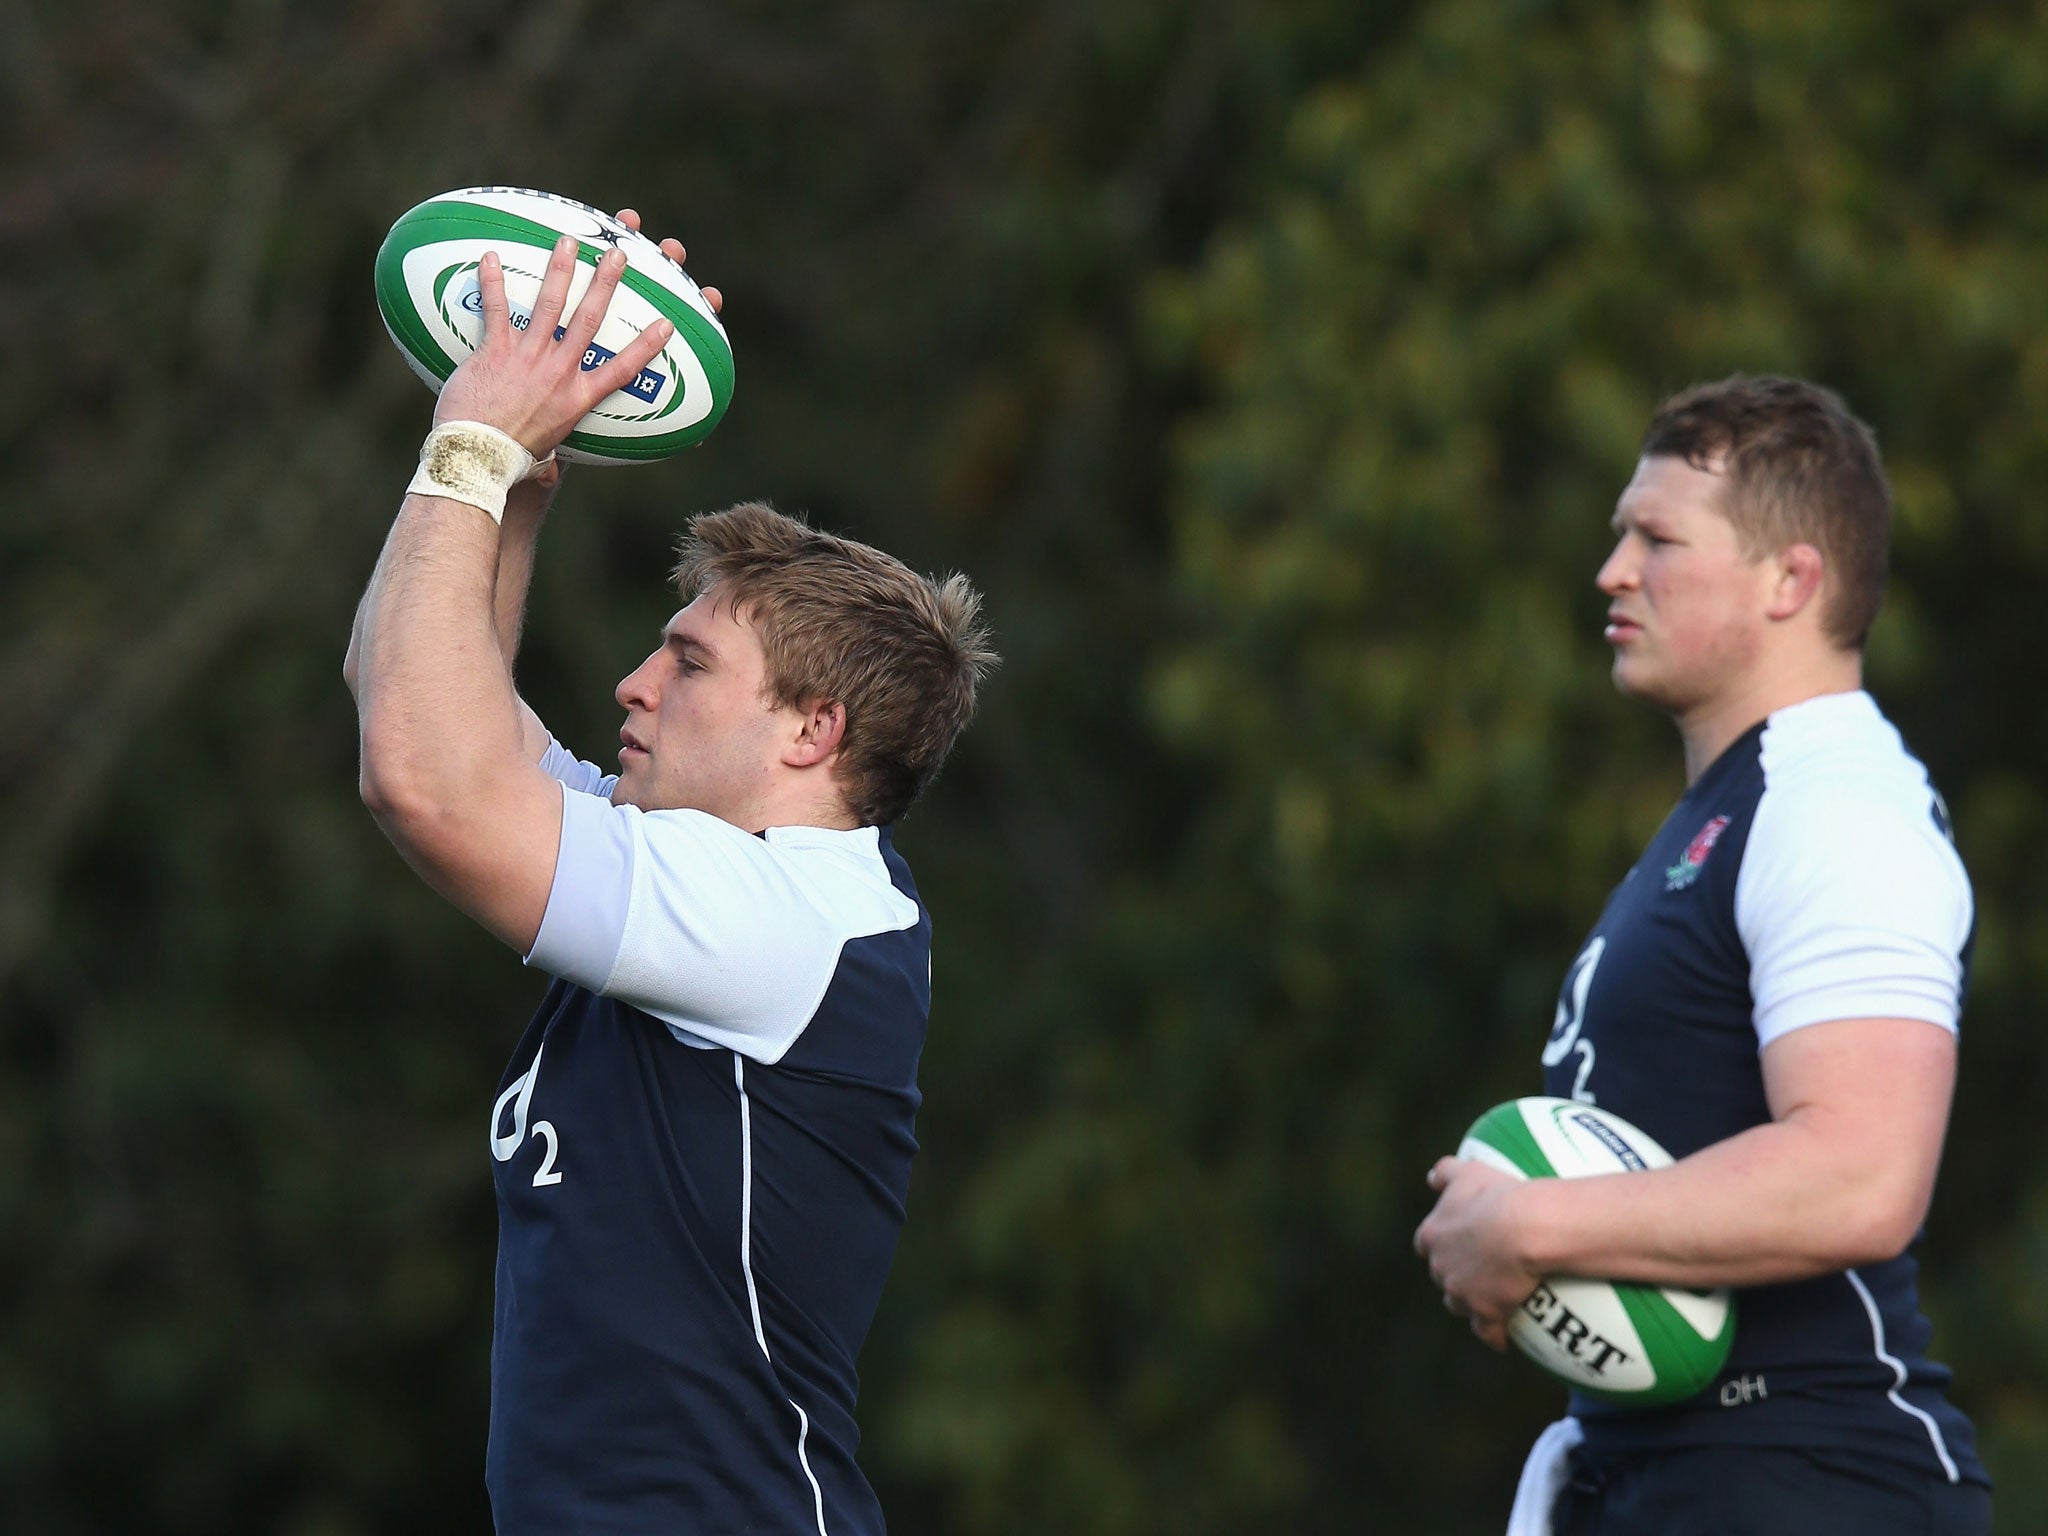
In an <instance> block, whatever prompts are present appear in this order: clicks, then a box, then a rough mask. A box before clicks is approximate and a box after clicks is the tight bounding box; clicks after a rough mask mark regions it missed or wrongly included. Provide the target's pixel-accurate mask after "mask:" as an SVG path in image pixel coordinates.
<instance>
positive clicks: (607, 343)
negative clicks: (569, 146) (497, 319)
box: [377, 187, 732, 464]
mask: <svg viewBox="0 0 2048 1536" xmlns="http://www.w3.org/2000/svg"><path fill="white" fill-rule="evenodd" d="M565 234H568V235H574V236H575V237H576V241H577V251H576V260H577V268H576V275H575V278H574V280H573V281H572V282H571V283H570V285H569V301H568V304H567V305H566V306H565V307H564V309H563V313H564V314H573V313H574V312H575V309H576V305H577V303H578V302H579V301H580V300H581V299H582V297H583V294H584V291H585V290H586V289H587V288H589V286H590V279H591V278H592V276H593V275H595V273H596V271H597V263H598V260H599V258H600V257H602V256H603V255H604V253H605V252H606V251H608V250H611V249H613V248H614V247H616V248H617V249H619V250H622V251H624V252H625V253H626V270H625V273H624V275H623V276H622V277H621V278H620V281H619V287H618V290H617V292H616V293H614V294H613V296H612V302H611V307H610V309H609V310H608V311H607V312H606V314H605V319H604V324H603V325H601V326H600V327H599V328H598V332H597V335H596V336H595V337H594V338H593V339H592V341H591V344H590V346H589V348H588V349H586V350H585V352H584V354H583V366H584V368H586V369H590V368H596V367H599V366H600V365H602V364H603V363H604V362H606V361H607V360H608V359H610V358H612V357H614V356H616V355H617V354H618V353H619V352H621V351H623V350H624V349H625V348H626V347H627V346H629V345H631V343H632V341H633V338H634V337H636V336H638V335H639V334H640V333H641V332H642V331H644V330H646V329H647V327H648V326H650V325H652V324H653V323H654V322H655V321H656V320H657V319H666V320H668V321H670V322H671V323H672V324H673V325H674V326H675V328H676V329H675V334H674V335H673V336H671V337H670V338H669V340H668V343H667V345H666V346H664V347H663V348H662V350H661V352H660V353H659V354H658V355H657V356H656V357H655V359H654V361H652V362H651V363H649V364H648V365H647V366H646V367H645V368H643V369H641V370H640V374H639V377H637V378H636V379H634V380H633V381H632V382H631V383H629V384H628V385H626V386H625V388H623V389H620V390H616V391H614V392H613V393H612V394H610V395H608V396H607V397H606V398H605V399H603V400H601V401H599V402H598V404H597V406H596V408H595V409H593V410H592V411H591V412H590V414H589V415H587V416H585V417H584V418H583V419H582V420H581V421H579V422H578V423H577V424H576V428H575V430H574V431H572V432H571V433H570V434H569V437H568V440H567V441H566V442H565V443H563V444H562V446H561V448H560V449H559V450H558V451H559V452H560V454H561V456H562V457H563V458H565V459H577V460H581V461H582V462H584V463H588V464H645V463H649V462H651V461H653V460H655V459H665V458H667V457H668V456H669V455H670V454H672V453H675V452H678V451H679V450H681V449H684V448H688V447H691V446H693V445H694V444H696V443H700V442H702V441H703V440H704V438H705V437H706V436H707V435H708V434H709V433H710V431H711V429H712V428H713V427H715V426H717V425H718V419H719V417H721V416H723V415H724V414H725V407H726V405H727V403H728V402H729V401H730V400H731V399H732V345H731V343H730V342H728V341H727V340H726V335H725V327H724V326H722V325H721V324H719V322H718V316H717V315H716V314H715V313H714V312H713V311H712V308H711V305H710V302H709V301H708V300H706V299H705V297H704V294H703V291H702V290H701V289H699V288H698V286H697V285H696V284H695V283H694V282H692V281H691V280H690V278H689V277H688V276H687V275H686V274H685V273H684V272H683V269H682V268H681V267H679V266H677V265H676V264H675V263H674V262H672V261H670V260H669V259H668V257H666V256H664V255H663V254H662V251H661V247H660V246H659V245H657V244H655V243H654V241H652V240H650V239H648V238H647V237H646V236H645V235H641V234H638V233H636V232H635V231H633V230H630V229H628V228H626V226H625V225H623V224H621V223H620V222H619V221H618V220H617V219H615V218H613V217H612V216H611V215H610V214H608V213H601V212H599V211H598V210H597V209H595V208H592V207H591V206H590V205H589V204H587V203H579V202H576V201H574V200H573V199H570V198H566V197H557V196H555V195H554V194H553V193H551V192H535V191H531V190H529V189H527V188H524V187H464V188H462V189H461V190H460V191H456V192H444V193H442V194H441V195H440V196H439V197H430V198H428V199H427V200H426V201H425V202H424V203H421V204H420V205H419V206H418V207H417V208H414V209H412V210H410V211H409V212H407V213H406V214H405V215H404V216H403V217H402V218H400V219H399V221H398V222H397V223H396V224H394V225H392V226H391V233H390V234H388V235H386V236H385V237H384V245H383V248H382V249H380V250H379V251H378V252H377V310H378V313H379V314H381V315H382V316H383V317H384V327H385V329H386V330H388V331H389V332H390V333H391V339H392V340H393V341H394V342H396V343H397V344H398V350H399V351H400V352H402V353H403V354H405V360H406V361H407V362H408V363H410V364H412V369H413V372H415V373H417V374H418V375H419V376H420V377H421V378H422V379H424V380H425V381H426V382H427V386H428V387H429V388H430V389H433V390H436V391H438V390H439V389H440V387H441V386H442V384H444V383H445V382H447V379H448V375H449V374H451V373H453V372H454V371H455V369H456V365H457V364H459V363H460V362H461V361H462V359H464V358H465V357H467V356H469V354H470V353H472V352H474V351H475V350H476V347H477V343H478V342H479V341H480V340H481V339H482V335H483V299H482V294H481V293H480V291H479V290H478V288H477V266H478V263H479V262H481V261H482V259H483V255H484V252H486V251H496V252H497V253H498V261H499V264H500V266H501V267H502V268H503V269H504V273H505V299H506V303H507V305H508V306H509V307H510V309H511V311H512V323H513V324H514V325H515V326H520V327H522V328H523V327H524V326H525V325H526V323H527V321H528V319H529V318H530V317H531V315H532V313H533V305H534V301H535V299H537V298H538V297H539V296H540V285H541V279H542V277H543V276H544V275H545V274H546V272H547V265H548V258H549V256H551V255H552V254H553V252H554V247H555V242H556V241H557V240H558V239H560V238H561V237H562V236H563V235H565Z"/></svg>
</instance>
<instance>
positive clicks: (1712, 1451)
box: [1551, 1445, 1991, 1536]
mask: <svg viewBox="0 0 2048 1536" xmlns="http://www.w3.org/2000/svg"><path fill="white" fill-rule="evenodd" d="M1551 1530H1552V1536H1833V1533H1836V1532H1841V1533H1843V1536H1850V1533H1853V1536H1988V1533H1989V1532H1990V1530H1991V1490H1990V1489H1989V1488H1986V1487H1985V1486H1984V1485H1983V1484H1981V1483H1951V1482H1948V1481H1946V1480H1945V1479H1942V1478H1939V1477H1927V1476H1924V1475H1921V1474H1919V1473H1916V1472H1915V1471H1913V1470H1912V1469H1911V1468H1909V1467H1904V1466H1901V1465H1899V1464H1898V1463H1897V1462H1892V1461H1886V1460H1884V1459H1883V1458H1881V1457H1875V1456H1865V1455H1860V1454H1858V1453H1856V1452H1854V1451H1835V1450H1810V1449H1795V1448H1792V1447H1781V1446H1760V1445H1711V1446H1687V1447H1683V1448H1680V1449H1674V1450H1668V1451H1630V1452H1616V1451H1594V1450H1591V1449H1589V1448H1588V1447H1586V1446H1580V1447H1579V1448H1578V1449H1577V1450H1575V1451H1573V1452H1572V1457H1571V1471H1570V1478H1569V1480H1568V1481H1567V1483H1566V1484H1565V1488H1564V1491H1563V1492H1562V1493H1560V1494H1559V1495H1558V1496H1557V1504H1556V1506H1555V1508H1554V1511H1553V1513H1552V1516H1551Z"/></svg>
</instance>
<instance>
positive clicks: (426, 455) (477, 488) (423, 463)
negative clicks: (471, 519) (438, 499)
mask: <svg viewBox="0 0 2048 1536" xmlns="http://www.w3.org/2000/svg"><path fill="white" fill-rule="evenodd" d="M553 458H554V455H553V454H552V453H551V454H549V455H548V456H547V458H545V459H542V460H541V461H540V462H539V463H535V462H534V458H533V455H532V454H530V453H528V452H527V451H526V450H525V449H524V448H523V447H521V446H520V444H519V440H518V439H517V438H515V437H512V436H511V435H510V434H508V433H504V432H500V431H499V430H498V429H497V428H496V427H491V426H486V425H485V424H484V423H482V422H480V421H444V422H442V423H441V425H440V426H438V427H436V428H434V430H433V431H431V432H429V433H428V434H427V440H426V441H425V442H423V443H421V444H420V467H419V468H418V469H417V470H415V471H414V472H413V477H412V483H411V484H410V485H408V486H406V488H405V489H406V493H407V494H408V495H419V496H445V497H447V498H448V499H449V500H450V501H460V502H463V503H466V504H467V505H469V506H472V507H478V508H481V509H482V510H483V511H485V512H488V513H490V515H491V521H492V522H494V523H501V522H503V521H504V520H505V493H506V492H507V491H509V490H510V489H511V488H512V487H513V486H515V485H517V484H518V483H519V482H520V481H522V480H524V479H526V478H527V477H528V476H529V475H531V474H533V473H534V471H535V470H537V469H539V468H540V467H541V465H544V464H546V463H548V462H549V460H551V459H553Z"/></svg>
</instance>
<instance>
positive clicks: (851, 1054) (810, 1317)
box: [486, 762, 931, 1536]
mask: <svg viewBox="0 0 2048 1536" xmlns="http://www.w3.org/2000/svg"><path fill="white" fill-rule="evenodd" d="M550 767H551V771H555V772H556V774H557V777H560V778H562V779H563V780H564V784H565V814H564V827H563V843H562V853H561V855H560V859H559V863H558V868H557V872H556V880H555V890H554V894H553V895H552V896H551V898H550V902H549V916H548V918H547V920H546V921H545V922H544V923H543V926H542V932H541V937H540V939H539V940H538V941H537V942H536V944H535V947H534V953H533V955H532V956H531V957H530V959H531V960H532V963H534V964H537V965H542V966H544V967H545V968H547V969H549V970H551V971H553V972H555V974H556V975H557V976H558V977H559V978H560V979H558V980H556V981H555V983H554V985H553V986H552V987H551V988H550V990H549V992H548V994H547V998H546V1000H545V1001H544V1003H543V1004H542V1006H541V1008H540V1011H539V1012H538V1013H537V1014H536V1015H535V1016H534V1019H533V1021H532V1022H531V1023H530V1024H529V1025H528V1026H527V1029H526V1032H525V1035H524V1036H523V1038H522V1039H521V1040H520V1042H519V1046H518V1049H517V1051H516V1052H515V1054H514V1056H513V1059H512V1062H511V1064H510V1066H509V1067H508V1068H507V1069H506V1073H505V1077H504V1080H503V1082H502V1084H501V1085H500V1092H499V1096H498V1100H497V1103H496V1106H495V1109H494V1113H493V1117H492V1125H491V1150H492V1156H493V1166H494V1170H495V1175H496V1182H497V1194H498V1213H499V1241H498V1267H497V1308H496V1329H495V1335H494V1339H493V1345H492V1357H491V1364H492V1372H491V1437H490V1449H489V1453H488V1457H487V1464H486V1481H487V1483H488V1486H489V1489H490V1494H491V1507H492V1512H493V1516H494V1518H495V1520H496V1523H497V1529H498V1530H499V1532H500V1533H501V1536H543V1533H544V1536H572V1533H587V1536H629V1533H631V1536H646V1533H655V1532H663V1533H666V1532H690V1533H704V1536H710V1533H716V1532H762V1533H777V1536H782V1533H788V1536H805V1533H811V1536H879V1533H880V1532H881V1531H882V1530H883V1520H882V1514H881V1510H880V1508H879V1507H878V1505H877V1503H876V1500H875V1496H874V1494H873V1492H872V1491H871V1490H870V1488H869V1486H868V1484H867V1481H866V1479H865V1478H864V1477H863V1476H862V1474H861V1471H860V1468H859V1467H858V1465H857V1464H856V1462H855V1449H856V1447H857V1445H858V1443H859V1432H858V1429H857V1428H856V1425H855V1422H854V1403H855V1396H856V1392H857V1379H856V1375H855V1360H856V1357H857V1356H858V1354H859V1351H860V1346H861V1341H862V1339H863V1338H864V1336H865V1335H866V1332H867V1329H868V1326H869V1323H870V1322H871V1320H872V1319H873V1316H874V1313H875V1309H876V1306H877V1304H878V1302H879V1300H880V1297H881V1293H882V1286H883V1281H884V1279H885V1278H886V1276H887V1274H888V1270H889V1265H890V1261H891V1258H892V1256H893V1254H894V1251H895V1247H896V1240H897V1234H898V1231H899V1229H900V1228H901V1225H902V1222H903V1217H904V1202H905V1199H906V1197H907V1194H908V1190H909V1180H910V1164H911V1158H912V1155H913V1154H914V1153H915V1151H916V1148H917V1144H916V1140H915V1137H914V1131H913V1121H914V1116H915V1113H916V1110H917V1107H918V1103H919V1096H918V1090H917V1061H918V1055H919V1052H920V1050H921V1048H922V1045H923V1041H924V1035H925V1025H926V1018H927V1014H928V1011H929V1006H930V975H931V972H930V964H931V962H930V953H931V950H930V937H931V925H930V920H929V918H928V916H927V915H926V914H925V912H924V909H923V907H922V905H921V904H920V903H919V901H918V897H917V891H916V888H915V886H914V884H913V883H912V881H911V878H910V872H909V870H908V868H907V867H906V866H905V864H904V862H903V860H902V858H901V857H900V856H899V855H898V854H897V853H896V852H895V850H894V848H893V847H892V846H891V843H890V839H889V835H888V833H887V831H886V830H885V829H877V828H872V827H870V828H863V829H861V830H859V831H857V832H835V831H830V830H826V829H820V828H772V829H770V831H769V832H767V833H766V834H764V835H763V836H761V837H753V836H749V835H748V834H746V833H744V832H741V831H739V830H738V829H736V828H732V827H729V826H727V825H726V824H725V823H723V822H719V821H717V820H716V819H715V818H712V817H709V816H704V815H702V814H701V813H697V812H650V813H644V814H643V813H641V812H638V811H636V810H634V809H633V808H631V807H614V806H612V805H611V804H610V803H609V802H608V800H606V799H604V798H603V796H602V795H601V794H598V793H588V792H583V791H581V790H579V789H578V788H577V784H578V783H579V782H587V783H589V785H590V787H591V789H593V790H596V789H608V788H609V787H610V781H609V780H602V781H600V780H597V779H595V778H594V777H587V776H586V777H585V778H583V779H581V780H579V778H578V776H577V771H576V769H575V768H574V767H573V766H568V767H565V766H563V765H562V764H561V763H559V762H557V763H551V764H550Z"/></svg>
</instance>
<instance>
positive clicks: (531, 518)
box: [492, 470, 560, 668]
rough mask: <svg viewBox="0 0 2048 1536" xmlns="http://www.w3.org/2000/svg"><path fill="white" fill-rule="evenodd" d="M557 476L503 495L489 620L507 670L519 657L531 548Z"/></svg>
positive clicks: (523, 483) (524, 484)
mask: <svg viewBox="0 0 2048 1536" xmlns="http://www.w3.org/2000/svg"><path fill="white" fill-rule="evenodd" d="M559 474H560V471H559V470H544V471H543V472H542V475H543V477H544V478H538V479H533V480H522V481H521V482H520V483H519V484H517V485H515V486H513V487H512V489H511V490H509V491H507V492H506V493H505V521H504V523H503V524H502V525H501V527H500V529H499V535H498V570H497V586H496V591H495V593H494V595H493V598H492V616H493V619H494V621H495V623H496V625H497V631H498V648H499V649H500V650H501V651H503V652H504V655H505V665H506V666H507V667H508V668H509V667H510V666H511V665H512V663H513V662H514V661H515V660H516V659H517V658H518V655H519V636H520V632H521V630H522V629H523V628H524V626H525V622H526V593H527V588H528V587H529V585H531V583H532V581H533V552H534V546H535V544H536V543H537V542H538V541H539V539H540V525H541V522H542V520H543V519H545V518H546V516H547V512H548V504H549V503H550V502H552V501H553V500H554V496H555V486H556V484H557V483H558V478H557V477H558V476H559Z"/></svg>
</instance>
